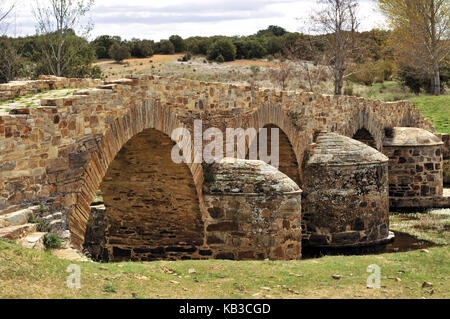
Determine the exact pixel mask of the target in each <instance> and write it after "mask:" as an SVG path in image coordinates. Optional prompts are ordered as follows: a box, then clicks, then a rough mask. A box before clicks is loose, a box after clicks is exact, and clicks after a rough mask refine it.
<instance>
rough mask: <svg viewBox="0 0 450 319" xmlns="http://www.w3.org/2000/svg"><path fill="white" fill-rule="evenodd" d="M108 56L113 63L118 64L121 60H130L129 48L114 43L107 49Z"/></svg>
mask: <svg viewBox="0 0 450 319" xmlns="http://www.w3.org/2000/svg"><path fill="white" fill-rule="evenodd" d="M109 56H110V57H111V58H112V59H114V61H116V62H118V63H120V62H122V61H123V60H125V59H129V58H130V56H131V54H130V48H129V47H128V46H127V45H126V44H119V43H114V44H113V45H112V47H111V48H110V49H109Z"/></svg>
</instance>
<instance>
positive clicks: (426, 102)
mask: <svg viewBox="0 0 450 319" xmlns="http://www.w3.org/2000/svg"><path fill="white" fill-rule="evenodd" d="M409 100H410V101H411V102H412V103H414V105H415V106H416V107H417V108H418V109H419V110H420V111H421V112H422V114H423V115H424V116H425V117H427V118H428V119H429V120H430V121H431V122H432V123H433V125H434V126H435V128H436V131H437V132H439V133H447V134H450V96H449V95H442V96H420V97H414V98H410V99H409Z"/></svg>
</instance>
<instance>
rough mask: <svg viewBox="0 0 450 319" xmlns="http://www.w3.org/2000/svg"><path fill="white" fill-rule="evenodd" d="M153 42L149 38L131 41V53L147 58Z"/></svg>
mask: <svg viewBox="0 0 450 319" xmlns="http://www.w3.org/2000/svg"><path fill="white" fill-rule="evenodd" d="M153 45H154V42H153V41H151V40H136V39H133V40H132V41H131V55H132V56H134V57H136V58H148V57H151V56H152V55H153Z"/></svg>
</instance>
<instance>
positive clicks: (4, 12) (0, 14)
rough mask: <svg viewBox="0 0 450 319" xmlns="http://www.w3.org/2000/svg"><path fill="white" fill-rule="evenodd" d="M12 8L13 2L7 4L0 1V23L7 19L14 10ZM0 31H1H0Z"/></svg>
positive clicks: (4, 1) (3, 0) (2, 0)
mask: <svg viewBox="0 0 450 319" xmlns="http://www.w3.org/2000/svg"><path fill="white" fill-rule="evenodd" d="M14 6H15V2H11V3H8V1H6V0H0V23H2V22H3V21H4V20H5V19H6V18H7V17H8V15H9V14H10V13H11V12H12V10H13V9H14ZM2 29H3V28H2ZM0 31H2V30H1V29H0ZM3 31H5V30H3Z"/></svg>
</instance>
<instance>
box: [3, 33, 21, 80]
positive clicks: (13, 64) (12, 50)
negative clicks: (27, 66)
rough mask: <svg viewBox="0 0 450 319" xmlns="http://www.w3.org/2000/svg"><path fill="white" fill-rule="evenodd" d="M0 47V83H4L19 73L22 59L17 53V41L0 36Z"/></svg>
mask: <svg viewBox="0 0 450 319" xmlns="http://www.w3.org/2000/svg"><path fill="white" fill-rule="evenodd" d="M0 47H1V48H2V49H1V50H0V83H5V82H9V81H12V80H14V79H15V78H16V77H17V76H18V75H19V74H20V71H21V68H22V65H23V64H24V59H23V58H22V57H21V56H20V55H19V50H18V45H17V43H16V42H15V41H13V40H12V39H10V38H7V37H1V38H0Z"/></svg>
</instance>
